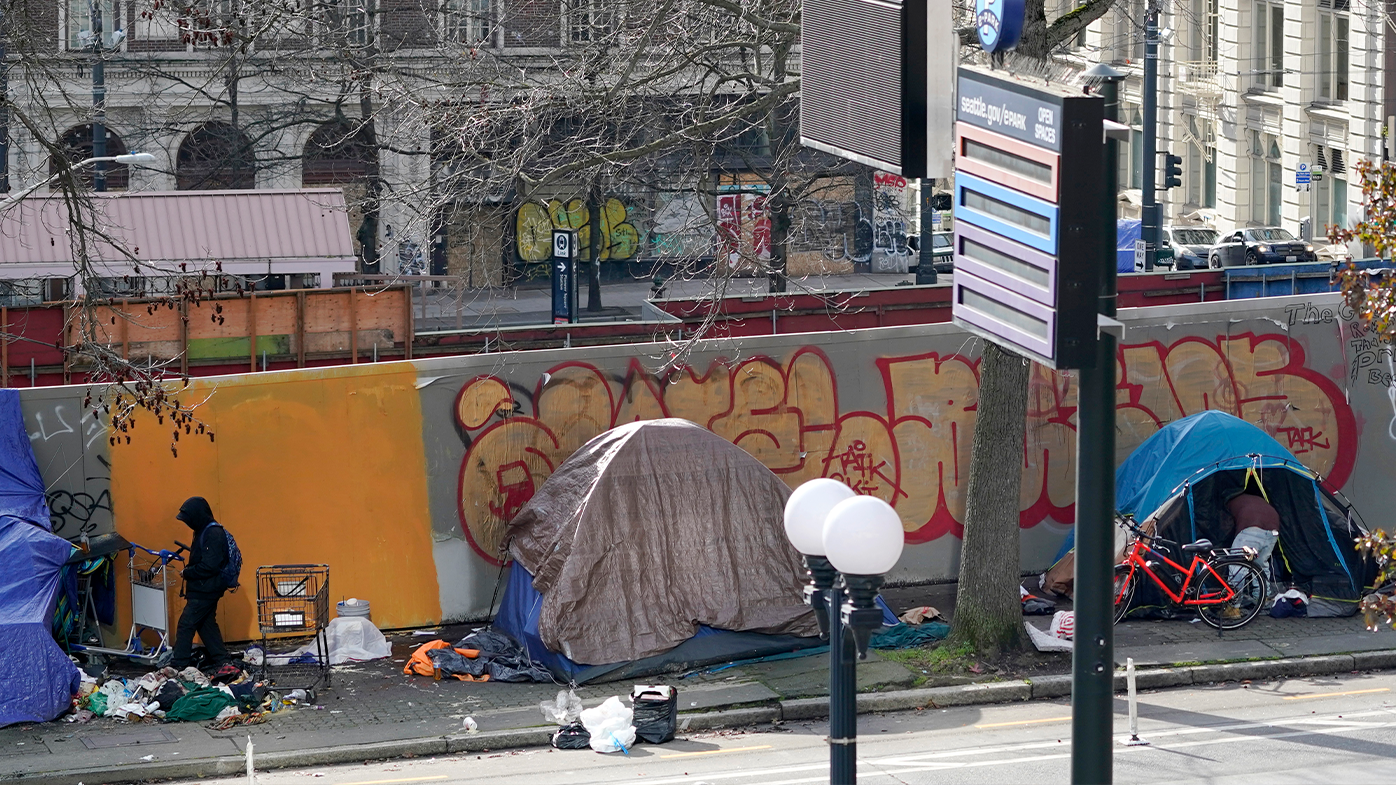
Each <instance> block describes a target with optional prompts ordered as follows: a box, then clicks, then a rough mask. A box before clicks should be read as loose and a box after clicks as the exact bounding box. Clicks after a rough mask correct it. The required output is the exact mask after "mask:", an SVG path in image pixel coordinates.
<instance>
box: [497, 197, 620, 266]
mask: <svg viewBox="0 0 1396 785" xmlns="http://www.w3.org/2000/svg"><path fill="white" fill-rule="evenodd" d="M554 229H575V230H576V231H577V242H578V244H579V246H580V248H581V252H580V258H581V259H584V260H587V259H590V258H591V208H590V206H589V205H588V204H587V203H586V202H585V201H583V200H581V199H571V200H568V201H562V200H560V199H552V200H549V201H548V202H546V203H541V202H527V203H525V204H523V205H522V206H520V207H519V211H518V213H517V215H516V216H515V219H514V238H515V247H516V248H517V250H518V254H519V260H520V261H524V262H542V261H546V260H548V259H549V258H551V256H552V250H553V230H554ZM639 252H640V232H639V231H638V230H637V229H636V228H635V225H634V224H633V223H631V220H630V208H628V207H627V206H626V203H625V202H622V201H621V200H620V199H618V198H616V197H610V198H608V199H606V201H604V202H602V204H601V249H600V252H599V254H598V256H599V257H600V258H601V261H603V262H607V261H617V262H619V261H629V260H631V259H634V258H635V257H636V256H637V255H638V254H639Z"/></svg>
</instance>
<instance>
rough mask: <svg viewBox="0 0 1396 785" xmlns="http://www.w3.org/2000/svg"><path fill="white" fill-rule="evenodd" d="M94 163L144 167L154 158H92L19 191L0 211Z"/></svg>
mask: <svg viewBox="0 0 1396 785" xmlns="http://www.w3.org/2000/svg"><path fill="white" fill-rule="evenodd" d="M95 163H114V164H123V165H127V166H130V165H136V166H146V165H148V164H153V163H155V156H153V155H151V154H150V153H126V154H124V155H105V156H102V157H100V158H98V157H96V156H93V157H91V158H87V159H84V160H82V161H78V162H77V163H75V164H73V165H71V166H69V167H67V168H65V169H63V170H62V171H59V172H55V173H54V174H51V175H49V176H48V177H46V178H44V179H42V180H40V181H39V182H37V183H34V184H33V185H30V186H27V187H25V188H24V190H22V191H20V192H19V193H17V194H15V195H14V196H11V197H10V198H8V199H6V200H5V201H3V202H0V211H4V210H8V209H9V208H11V207H14V206H15V205H16V204H18V203H20V202H21V201H23V200H24V199H25V197H27V196H29V195H30V194H32V193H34V192H35V191H37V190H39V189H40V188H43V187H44V186H46V185H50V184H51V183H53V181H54V180H57V179H58V178H59V177H62V176H63V175H65V174H67V173H68V172H70V171H72V170H74V169H81V168H82V167H84V166H87V165H89V164H95Z"/></svg>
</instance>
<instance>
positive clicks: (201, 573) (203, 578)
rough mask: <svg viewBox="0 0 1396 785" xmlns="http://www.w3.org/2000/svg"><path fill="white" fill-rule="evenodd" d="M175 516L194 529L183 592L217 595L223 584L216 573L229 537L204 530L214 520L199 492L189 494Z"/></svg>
mask: <svg viewBox="0 0 1396 785" xmlns="http://www.w3.org/2000/svg"><path fill="white" fill-rule="evenodd" d="M175 518H176V519H178V520H181V521H184V524H185V525H186V526H188V527H189V528H190V529H193V530H194V539H193V541H192V542H190V543H189V561H188V566H187V567H185V568H184V572H183V573H182V575H183V576H184V593H185V594H186V595H203V596H217V595H219V594H222V593H223V590H224V589H225V588H226V587H225V586H224V585H223V581H222V580H220V579H219V577H218V573H219V571H220V570H222V569H223V565H224V564H227V562H228V538H227V536H226V535H224V534H223V532H222V531H213V532H209V536H207V537H205V536H204V530H205V529H207V528H208V527H209V526H210V525H212V524H216V523H217V521H215V520H214V519H213V509H212V508H210V507H209V506H208V502H207V501H206V500H205V499H204V497H202V496H191V497H190V498H189V499H187V500H186V501H185V502H184V504H181V505H180V507H179V514H178V515H176V516H175Z"/></svg>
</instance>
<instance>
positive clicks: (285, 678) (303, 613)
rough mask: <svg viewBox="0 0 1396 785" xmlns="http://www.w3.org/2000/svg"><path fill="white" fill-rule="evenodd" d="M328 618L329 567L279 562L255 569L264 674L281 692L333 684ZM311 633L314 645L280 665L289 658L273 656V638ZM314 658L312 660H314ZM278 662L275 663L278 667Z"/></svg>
mask: <svg viewBox="0 0 1396 785" xmlns="http://www.w3.org/2000/svg"><path fill="white" fill-rule="evenodd" d="M329 620H330V568H329V566H327V565H324V564H278V565H270V566H264V567H258V568H257V625H258V627H260V628H261V631H262V656H263V660H262V669H261V673H260V676H261V678H262V679H263V680H264V681H267V682H269V683H271V684H273V685H275V686H276V687H277V689H279V690H283V691H284V690H290V689H304V690H306V691H307V692H313V691H314V690H315V688H316V687H317V686H320V685H322V684H323V685H324V686H325V687H328V686H330V654H329V642H328V641H327V640H326V637H325V627H326V625H328V624H329ZM307 633H308V634H310V635H311V636H313V637H312V641H313V645H311V646H310V647H309V648H308V651H307V652H306V654H307V655H310V656H308V657H305V656H304V655H303V657H304V659H305V660H306V661H299V660H300V658H297V659H295V660H292V661H291V662H287V663H281V662H279V661H283V660H285V658H286V657H285V655H284V654H283V655H277V654H273V653H272V651H271V649H270V648H269V647H268V646H267V640H268V638H269V637H270V636H287V635H297V636H303V635H306V634H307ZM311 659H313V661H310V660H311ZM274 663H276V664H274Z"/></svg>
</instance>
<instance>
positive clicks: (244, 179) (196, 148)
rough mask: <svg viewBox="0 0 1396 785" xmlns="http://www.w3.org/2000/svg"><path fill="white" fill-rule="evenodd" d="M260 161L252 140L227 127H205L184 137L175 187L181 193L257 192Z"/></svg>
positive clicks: (177, 163) (210, 124)
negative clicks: (251, 189)
mask: <svg viewBox="0 0 1396 785" xmlns="http://www.w3.org/2000/svg"><path fill="white" fill-rule="evenodd" d="M256 185H257V157H256V155H255V154H254V153H253V151H252V140H250V139H248V138H247V135H246V134H244V133H243V132H241V131H239V130H238V129H236V128H234V127H232V126H231V125H228V124H227V123H220V122H212V123H204V124H203V125H201V126H199V127H198V128H195V129H194V130H193V131H191V132H190V133H189V135H188V136H186V137H184V141H183V142H182V143H180V145H179V155H178V156H177V157H176V158H175V187H176V188H178V189H179V190H181V191H222V190H229V189H239V188H255V187H256Z"/></svg>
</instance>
